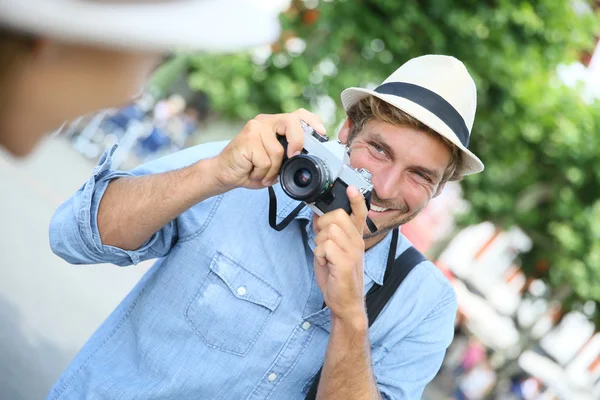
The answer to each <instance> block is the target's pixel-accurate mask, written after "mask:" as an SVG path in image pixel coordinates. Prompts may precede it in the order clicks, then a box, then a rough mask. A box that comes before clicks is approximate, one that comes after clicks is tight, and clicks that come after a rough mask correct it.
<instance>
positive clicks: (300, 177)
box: [294, 168, 312, 187]
mask: <svg viewBox="0 0 600 400" xmlns="http://www.w3.org/2000/svg"><path fill="white" fill-rule="evenodd" d="M311 181H312V174H311V173H310V171H309V170H308V169H306V168H302V169H299V170H298V171H296V173H295V174H294V183H295V184H296V185H298V186H299V187H307V186H308V185H310V182H311Z"/></svg>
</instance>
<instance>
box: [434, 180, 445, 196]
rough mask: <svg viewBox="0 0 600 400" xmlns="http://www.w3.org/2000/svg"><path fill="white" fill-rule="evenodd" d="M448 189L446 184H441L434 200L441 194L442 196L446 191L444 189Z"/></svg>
mask: <svg viewBox="0 0 600 400" xmlns="http://www.w3.org/2000/svg"><path fill="white" fill-rule="evenodd" d="M445 187H446V182H444V183H442V184H440V185H439V186H438V188H437V190H436V192H435V194H434V195H433V197H434V198H436V197H438V196H439V195H440V194H442V191H443V190H444V188H445Z"/></svg>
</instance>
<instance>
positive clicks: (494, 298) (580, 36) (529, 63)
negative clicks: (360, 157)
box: [0, 0, 600, 400]
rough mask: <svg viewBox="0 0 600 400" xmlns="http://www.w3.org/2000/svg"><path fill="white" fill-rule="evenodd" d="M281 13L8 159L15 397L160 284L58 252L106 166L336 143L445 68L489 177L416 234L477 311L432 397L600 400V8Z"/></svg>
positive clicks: (456, 194) (546, 3) (4, 252)
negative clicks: (69, 205)
mask: <svg viewBox="0 0 600 400" xmlns="http://www.w3.org/2000/svg"><path fill="white" fill-rule="evenodd" d="M273 4H274V7H282V8H283V9H285V10H286V11H285V12H283V13H282V15H281V19H282V23H283V26H284V30H283V33H282V36H281V38H280V40H279V41H278V42H277V43H273V44H272V45H270V46H265V47H260V48H256V49H253V50H252V51H248V52H244V53H240V54H234V55H227V56H214V55H206V54H202V55H190V54H169V55H168V56H166V57H165V59H164V62H163V63H162V64H161V66H160V67H159V68H158V69H157V71H156V72H155V74H154V75H153V76H152V79H151V80H150V82H149V84H148V86H147V88H146V90H145V93H144V94H143V95H142V96H141V97H140V99H138V100H137V101H136V102H134V103H132V104H130V105H127V106H125V107H123V108H120V109H111V110H104V111H103V112H101V113H98V114H95V115H87V116H82V117H81V118H79V119H78V120H76V121H73V122H72V123H70V124H69V125H68V126H66V127H65V128H64V129H63V131H64V132H65V134H64V135H63V136H60V137H57V138H52V139H51V140H48V141H47V143H45V144H44V145H43V146H42V148H41V149H39V150H38V152H37V153H36V154H35V155H34V157H31V158H29V159H27V160H26V161H15V160H14V159H11V158H10V157H9V156H8V155H6V154H5V153H0V191H2V193H8V194H9V195H8V196H6V195H5V196H0V214H1V215H0V221H2V224H3V229H2V232H1V233H0V235H1V236H0V237H1V238H2V240H0V251H1V258H0V271H1V273H2V279H1V280H0V398H1V399H11V400H12V399H14V400H18V399H25V400H30V399H40V398H44V397H45V395H46V394H47V392H48V390H49V388H50V387H51V386H52V384H53V383H54V382H55V381H56V379H57V378H58V376H59V375H60V373H61V372H62V371H63V370H64V369H65V368H66V366H67V365H68V363H69V361H70V360H71V359H72V357H73V356H74V355H75V353H76V352H77V351H78V350H79V348H81V346H83V344H84V343H85V341H86V340H87V338H88V337H89V336H90V335H91V334H92V332H93V331H94V330H95V329H96V328H97V326H98V325H99V324H100V323H101V322H102V321H103V320H104V318H105V317H106V316H107V315H108V313H109V312H110V311H111V310H112V309H113V308H114V307H115V306H116V305H117V304H118V302H119V301H120V300H121V298H123V296H124V295H125V294H126V293H127V292H128V291H129V290H130V288H131V287H132V286H133V285H134V284H135V282H137V280H138V279H139V278H140V277H141V276H142V275H143V274H144V272H145V271H146V270H147V269H148V263H145V264H142V265H138V266H136V267H132V268H119V267H115V266H111V265H102V266H77V267H75V266H71V265H68V264H66V263H65V262H63V261H62V260H59V259H58V258H57V257H55V256H54V255H53V254H52V253H51V251H50V249H49V246H48V244H47V243H48V237H47V229H48V223H49V220H50V217H51V216H52V213H53V212H54V210H55V209H56V208H57V207H58V206H59V205H60V204H61V203H62V202H63V201H64V200H65V199H67V198H68V197H69V196H71V195H72V194H73V193H74V192H75V191H76V190H77V189H78V187H79V186H80V185H81V184H82V183H83V182H85V181H86V180H87V179H88V177H89V176H90V174H91V171H92V169H93V168H94V165H95V162H96V161H97V159H98V158H99V157H100V155H101V154H102V152H103V151H104V150H106V149H107V148H109V147H110V146H111V145H112V144H114V143H117V142H119V143H120V147H119V150H118V152H117V153H116V155H115V162H116V163H117V164H118V166H119V167H120V168H122V169H129V168H131V167H134V166H136V165H138V164H140V163H143V162H145V161H148V160H151V159H154V158H157V157H160V156H163V155H166V154H169V153H172V152H175V151H177V150H180V149H182V148H185V147H188V146H193V145H196V144H199V143H206V142H212V141H218V140H225V139H230V138H232V137H233V136H234V135H235V134H236V133H237V132H238V130H239V129H240V128H241V127H242V126H243V124H244V123H245V121H246V120H248V119H250V118H253V117H254V116H256V115H257V114H259V113H277V112H289V111H293V110H295V109H297V108H300V107H304V108H307V109H309V110H311V111H314V112H316V113H317V114H319V115H320V116H321V118H322V119H323V120H324V121H325V123H326V125H327V127H328V132H329V135H330V138H332V139H333V138H335V133H336V132H337V128H338V127H339V124H340V123H341V122H342V120H343V117H344V115H343V109H342V107H341V104H340V100H339V94H340V93H341V91H342V90H343V89H344V88H346V87H349V86H366V87H370V88H373V87H375V86H377V85H378V84H379V83H380V82H381V81H382V80H383V79H385V78H386V77H387V76H388V75H389V74H390V73H392V72H393V71H394V70H395V69H396V68H397V67H399V66H400V65H401V64H402V63H404V62H405V61H407V60H408V59H410V58H412V57H416V56H419V55H422V54H426V53H439V54H448V55H453V56H455V57H457V58H459V59H460V60H462V61H463V62H464V63H465V64H466V66H467V68H468V69H469V71H470V72H471V74H472V75H473V77H474V79H475V80H476V83H477V87H478V111H477V116H476V120H475V126H474V129H473V139H472V141H471V146H470V148H471V150H473V151H474V152H475V154H477V155H479V156H480V158H481V159H482V160H483V161H484V163H485V164H486V170H485V171H484V173H482V174H479V175H475V176H472V177H468V178H467V179H465V180H464V181H463V182H460V183H456V184H452V185H449V186H448V187H447V189H446V191H445V192H444V194H443V195H442V196H440V197H439V198H437V199H435V200H434V201H432V202H431V203H430V205H429V206H428V207H427V208H426V209H425V210H424V211H423V213H422V214H421V215H420V216H419V217H418V218H417V219H415V220H414V221H412V222H411V223H410V224H408V225H406V226H404V227H403V228H402V230H403V233H404V234H405V235H406V236H407V237H409V239H410V240H412V241H413V243H414V244H415V246H416V247H417V248H418V249H419V250H421V251H422V252H424V253H426V254H427V255H428V256H429V258H430V259H431V260H433V261H435V263H436V265H437V266H438V267H439V268H440V269H441V270H442V271H443V272H444V274H445V275H446V276H447V278H448V279H449V280H450V281H451V282H452V284H453V285H454V287H455V290H456V292H457V295H458V299H459V313H458V315H457V321H456V331H455V333H456V335H455V340H454V343H453V344H452V346H451V348H450V349H449V351H448V354H447V357H446V360H445V361H444V365H443V367H442V369H441V371H440V373H439V374H438V376H437V377H436V378H435V380H434V381H433V382H432V383H431V384H430V385H429V386H428V388H427V390H426V393H425V395H424V398H426V399H428V400H446V399H469V400H479V399H537V400H541V399H544V400H546V399H560V400H580V399H582V400H586V399H600V333H599V331H598V329H599V327H600V311H599V310H598V306H599V305H600V102H598V99H599V97H600V46H598V40H599V38H600V19H599V10H600V1H585V0H573V1H569V0H540V1H525V0H524V1H519V2H516V1H508V0H485V1H482V0H479V1H474V0H462V1H458V0H454V1H450V0H436V1H425V0H421V1H417V0H413V1H411V0H355V1H342V0H337V1H334V0H278V1H275V2H273ZM59 95H60V94H59V93H57V96H59ZM57 155H58V156H57Z"/></svg>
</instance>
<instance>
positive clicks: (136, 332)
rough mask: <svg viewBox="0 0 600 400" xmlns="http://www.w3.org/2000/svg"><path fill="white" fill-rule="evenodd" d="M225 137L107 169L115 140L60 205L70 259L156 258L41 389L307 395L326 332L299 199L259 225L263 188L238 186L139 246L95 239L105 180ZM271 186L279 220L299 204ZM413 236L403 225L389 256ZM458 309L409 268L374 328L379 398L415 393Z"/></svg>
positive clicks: (370, 257)
mask: <svg viewBox="0 0 600 400" xmlns="http://www.w3.org/2000/svg"><path fill="white" fill-rule="evenodd" d="M223 145H224V144H220V145H209V146H202V145H201V146H196V147H193V148H190V149H187V150H184V151H182V152H179V153H176V154H174V155H170V156H167V157H165V158H163V159H160V160H157V161H154V162H151V163H149V164H146V165H143V166H141V167H139V168H137V169H134V170H133V171H131V172H117V171H113V170H112V169H111V155H112V153H113V152H114V148H113V149H111V150H110V151H108V152H107V153H106V154H105V155H104V156H103V157H102V159H101V160H100V163H99V165H98V166H97V167H96V168H95V170H94V173H93V176H92V177H91V178H90V179H89V180H88V181H87V182H86V183H85V184H84V185H83V187H82V188H81V189H80V190H79V191H78V192H77V193H76V194H75V195H74V196H73V197H72V198H70V199H69V200H68V201H66V202H65V203H64V204H63V205H61V207H60V208H59V209H58V210H57V211H56V214H55V215H54V217H53V219H52V222H51V225H50V242H51V246H52V249H53V251H54V252H55V253H56V254H58V255H59V256H60V257H62V258H64V259H65V260H67V261H69V262H70V263H73V264H89V263H107V262H108V263H114V264H117V265H121V266H127V265H132V264H137V263H139V262H140V261H143V260H146V259H154V258H158V261H157V262H156V263H155V264H154V266H153V267H152V268H151V269H150V270H149V271H148V272H147V273H146V274H145V276H144V277H143V278H142V279H141V280H140V282H139V283H138V284H137V285H136V287H135V288H134V289H133V290H132V291H131V292H130V293H129V294H128V295H127V296H126V297H125V299H124V300H123V301H122V302H121V304H120V305H119V306H118V307H117V308H116V309H115V310H114V311H113V313H112V314H111V315H110V316H109V317H108V318H107V319H106V321H105V322H104V323H103V324H102V325H101V326H100V327H99V328H98V330H97V331H96V332H95V333H94V334H93V336H92V337H91V338H90V339H89V341H88V342H87V343H86V344H85V346H84V347H83V349H82V350H81V351H80V352H79V354H78V355H77V356H76V357H75V359H74V360H73V362H72V364H71V365H70V366H69V368H68V369H67V370H66V371H65V372H64V373H63V375H62V376H61V378H60V379H59V381H58V382H57V383H56V385H55V386H54V388H53V389H52V391H51V392H50V394H49V396H48V399H78V400H80V399H140V400H142V399H143V400H151V399H178V400H183V399H211V400H212V399H224V400H230V399H286V400H300V399H304V397H305V396H306V393H307V391H308V389H309V388H310V385H311V383H312V380H313V377H314V376H315V374H316V373H317V371H318V370H319V368H320V367H321V366H322V364H323V360H324V356H325V350H326V347H327V343H328V340H329V332H330V331H329V329H330V311H329V309H328V308H324V309H323V308H322V307H323V295H322V294H321V292H320V290H319V288H318V287H317V284H316V281H315V277H314V271H313V249H314V237H315V234H314V231H313V229H312V222H311V221H312V211H311V210H310V209H309V208H308V207H306V208H305V209H304V210H303V211H302V212H301V213H300V214H299V215H298V216H297V217H296V218H295V219H294V220H293V221H292V223H290V225H289V226H288V227H287V228H286V229H284V230H283V231H281V232H277V231H275V230H273V229H271V228H270V227H269V224H268V204H269V203H268V194H267V191H266V189H264V190H254V191H253V190H246V189H236V190H232V191H229V192H227V193H225V194H223V195H220V196H216V197H213V198H210V199H208V200H206V201H203V202H201V203H198V204H196V205H195V206H193V207H192V208H190V209H189V210H187V211H186V212H184V213H183V214H181V215H180V216H179V217H178V218H176V219H175V220H173V221H172V222H170V223H169V224H167V225H166V226H165V227H164V228H162V229H161V230H160V231H158V232H157V233H155V234H154V235H153V236H152V237H151V238H150V239H149V240H148V241H147V243H145V244H144V245H143V246H142V247H141V248H139V249H138V250H136V251H126V250H122V249H119V248H115V247H111V246H106V245H103V244H102V241H101V239H100V235H99V232H98V227H97V222H96V221H97V213H98V206H99V203H100V199H101V198H102V195H103V193H104V191H105V190H106V187H107V185H108V183H109V181H110V180H111V179H114V178H116V177H121V176H132V175H135V176H139V175H144V174H151V173H158V172H163V171H168V170H173V169H176V168H181V167H184V166H187V165H189V164H191V163H193V162H195V161H197V160H199V159H200V158H203V157H207V156H212V155H214V154H216V153H217V152H218V150H219V148H222V146H223ZM275 189H276V193H277V198H278V217H279V220H281V219H283V218H284V217H285V216H287V215H288V213H289V212H291V211H292V210H293V209H294V208H295V207H296V205H297V204H298V202H297V201H294V200H292V199H291V198H289V197H286V196H285V194H284V193H283V191H282V190H281V189H280V187H278V186H276V187H275ZM390 243H391V235H387V237H386V238H385V239H384V240H382V241H381V242H380V243H378V244H377V245H376V246H374V247H373V248H371V249H370V250H368V251H367V252H366V253H365V277H364V278H365V279H364V281H365V292H366V291H367V290H368V289H369V288H370V287H371V286H372V285H373V282H377V283H378V284H381V283H382V280H383V275H384V272H385V267H386V258H387V254H388V250H389V246H390ZM409 246H410V243H409V242H408V240H407V239H406V238H404V237H402V236H400V239H399V241H398V247H397V254H400V253H401V252H402V251H404V250H405V249H406V248H408V247H409ZM456 310H457V302H456V296H455V294H454V291H453V289H452V287H451V285H450V283H449V282H448V281H447V279H446V278H445V277H444V276H443V275H442V274H441V273H440V271H439V270H438V269H437V268H436V267H435V266H434V265H433V264H432V263H431V262H429V261H425V262H423V263H421V264H420V265H418V266H417V267H416V268H415V269H413V271H412V272H411V273H410V274H409V275H408V277H407V278H406V279H405V281H404V283H403V284H402V285H401V286H400V288H399V289H398V290H397V291H396V293H395V295H394V296H393V298H392V299H391V300H390V302H389V303H388V305H387V306H386V308H385V309H384V310H383V312H382V313H381V314H380V315H379V317H378V319H377V320H376V321H375V323H374V324H373V325H372V327H371V329H370V331H369V337H370V344H371V362H372V368H373V372H374V374H375V377H376V379H377V384H378V386H379V390H380V391H381V393H382V396H383V397H384V398H386V399H398V400H400V399H420V398H421V395H422V392H423V389H424V387H425V385H426V384H427V383H428V382H429V381H430V380H431V379H432V378H433V377H434V376H435V374H436V373H437V371H438V369H439V367H440V365H441V363H442V359H443V357H444V354H445V350H446V348H447V347H448V345H449V344H450V342H451V340H452V336H453V323H454V318H455V315H456Z"/></svg>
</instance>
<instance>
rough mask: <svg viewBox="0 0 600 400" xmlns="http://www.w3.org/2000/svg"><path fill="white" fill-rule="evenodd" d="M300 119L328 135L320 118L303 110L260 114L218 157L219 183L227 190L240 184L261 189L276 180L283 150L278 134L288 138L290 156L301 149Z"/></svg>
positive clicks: (302, 143) (215, 167) (217, 178)
mask: <svg viewBox="0 0 600 400" xmlns="http://www.w3.org/2000/svg"><path fill="white" fill-rule="evenodd" d="M301 119H302V120H304V121H305V122H306V123H307V124H309V125H310V126H312V127H313V128H314V129H315V130H317V131H318V132H319V133H321V134H325V128H324V127H323V124H322V122H321V120H320V119H319V117H317V116H316V115H315V114H312V113H310V112H308V111H306V110H304V109H299V110H297V111H294V112H293V113H291V114H277V115H259V116H257V117H256V118H254V119H253V120H250V121H249V122H248V123H247V124H246V126H244V128H243V129H242V131H241V132H240V133H239V134H238V135H237V136H236V137H235V139H233V140H232V141H231V143H229V144H228V145H227V147H226V148H225V149H224V150H223V152H222V153H221V154H219V155H218V156H217V157H215V159H214V169H215V170H214V172H215V179H216V181H217V184H218V185H220V186H221V187H222V189H223V191H227V190H231V189H235V188H238V187H244V188H248V189H262V188H265V187H268V186H271V185H273V184H274V183H275V182H277V175H278V173H279V168H280V167H281V162H282V160H283V156H284V154H283V151H284V150H283V146H282V145H281V144H280V143H279V141H278V140H277V137H276V134H279V135H284V136H285V137H286V139H287V141H288V143H289V144H288V157H291V156H293V155H294V154H296V153H298V152H300V151H301V150H302V148H303V146H304V135H303V132H302V126H301V124H300V120H301Z"/></svg>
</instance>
